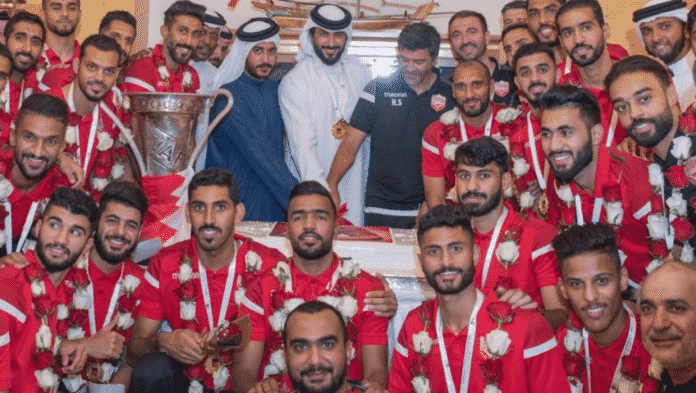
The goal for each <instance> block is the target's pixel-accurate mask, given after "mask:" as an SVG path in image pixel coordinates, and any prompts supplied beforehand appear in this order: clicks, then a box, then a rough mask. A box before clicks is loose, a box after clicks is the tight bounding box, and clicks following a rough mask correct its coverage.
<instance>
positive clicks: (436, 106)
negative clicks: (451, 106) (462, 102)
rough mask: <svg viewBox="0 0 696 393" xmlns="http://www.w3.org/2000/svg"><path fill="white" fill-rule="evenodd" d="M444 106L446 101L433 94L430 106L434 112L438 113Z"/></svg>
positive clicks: (442, 97)
mask: <svg viewBox="0 0 696 393" xmlns="http://www.w3.org/2000/svg"><path fill="white" fill-rule="evenodd" d="M446 105H447V99H446V98H445V96H443V95H442V94H435V95H434V96H432V98H431V99H430V106H431V107H432V108H433V110H434V111H435V112H440V111H441V110H443V109H445V106H446Z"/></svg>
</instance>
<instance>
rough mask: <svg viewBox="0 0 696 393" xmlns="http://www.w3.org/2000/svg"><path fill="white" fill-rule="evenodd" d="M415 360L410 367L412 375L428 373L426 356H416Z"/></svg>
mask: <svg viewBox="0 0 696 393" xmlns="http://www.w3.org/2000/svg"><path fill="white" fill-rule="evenodd" d="M415 360H416V361H415V364H414V365H413V368H412V369H411V373H413V375H415V376H418V375H428V374H430V366H428V358H425V357H423V356H416V359H415Z"/></svg>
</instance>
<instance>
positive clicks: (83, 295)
mask: <svg viewBox="0 0 696 393" xmlns="http://www.w3.org/2000/svg"><path fill="white" fill-rule="evenodd" d="M91 303H92V298H91V297H90V296H89V292H87V290H86V289H84V288H80V289H77V290H75V294H74V295H73V307H74V308H75V309H77V310H89V306H90V305H91Z"/></svg>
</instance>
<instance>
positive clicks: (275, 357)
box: [270, 349, 285, 374]
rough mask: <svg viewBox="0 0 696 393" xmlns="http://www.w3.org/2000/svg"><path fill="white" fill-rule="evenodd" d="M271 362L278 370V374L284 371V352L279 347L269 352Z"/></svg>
mask: <svg viewBox="0 0 696 393" xmlns="http://www.w3.org/2000/svg"><path fill="white" fill-rule="evenodd" d="M270 361H271V364H272V365H273V366H274V367H275V368H276V370H278V374H283V373H285V353H284V352H283V350H282V349H279V350H277V351H275V352H273V353H272V354H271V360H270Z"/></svg>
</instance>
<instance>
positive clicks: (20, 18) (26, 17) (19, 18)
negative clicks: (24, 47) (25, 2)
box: [3, 10, 46, 42]
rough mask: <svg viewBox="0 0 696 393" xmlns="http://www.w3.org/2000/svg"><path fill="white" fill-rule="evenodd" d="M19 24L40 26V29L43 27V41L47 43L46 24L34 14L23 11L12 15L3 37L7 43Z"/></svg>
mask: <svg viewBox="0 0 696 393" xmlns="http://www.w3.org/2000/svg"><path fill="white" fill-rule="evenodd" d="M19 22H27V23H29V24H32V25H39V27H41V31H42V32H43V35H42V37H41V40H42V41H44V42H45V41H46V27H44V23H43V21H42V20H41V17H40V16H38V15H36V14H32V13H31V12H27V11H24V10H22V11H19V12H17V13H16V14H14V15H12V17H11V18H10V20H8V21H7V24H6V25H5V31H4V32H3V35H4V36H5V42H7V40H8V39H9V38H10V35H12V33H13V30H14V27H15V25H16V24H17V23H19Z"/></svg>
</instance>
